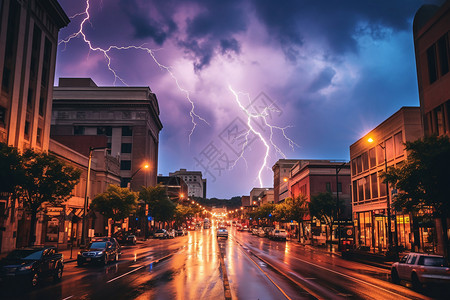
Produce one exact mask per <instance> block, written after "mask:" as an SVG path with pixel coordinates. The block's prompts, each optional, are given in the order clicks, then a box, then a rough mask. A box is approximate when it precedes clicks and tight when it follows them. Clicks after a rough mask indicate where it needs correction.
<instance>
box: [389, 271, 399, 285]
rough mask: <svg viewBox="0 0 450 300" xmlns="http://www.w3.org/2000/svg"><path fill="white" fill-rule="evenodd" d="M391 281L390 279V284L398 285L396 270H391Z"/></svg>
mask: <svg viewBox="0 0 450 300" xmlns="http://www.w3.org/2000/svg"><path fill="white" fill-rule="evenodd" d="M391 279H392V283H395V284H399V283H400V277H398V272H397V270H396V269H392V270H391Z"/></svg>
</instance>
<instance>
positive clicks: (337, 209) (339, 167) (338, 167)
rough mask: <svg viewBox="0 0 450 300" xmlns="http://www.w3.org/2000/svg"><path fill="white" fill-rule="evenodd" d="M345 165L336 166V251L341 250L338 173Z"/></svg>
mask: <svg viewBox="0 0 450 300" xmlns="http://www.w3.org/2000/svg"><path fill="white" fill-rule="evenodd" d="M346 164H347V163H346V162H345V163H343V164H342V165H339V166H336V222H337V223H338V227H337V232H338V251H339V250H341V222H339V179H338V177H339V172H340V171H341V170H342V168H343V167H344V166H345V165H346Z"/></svg>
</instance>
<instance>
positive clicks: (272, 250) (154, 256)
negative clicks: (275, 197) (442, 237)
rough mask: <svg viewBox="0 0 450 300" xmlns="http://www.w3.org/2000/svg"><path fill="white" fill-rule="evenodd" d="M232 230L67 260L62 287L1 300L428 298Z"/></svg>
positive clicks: (336, 260)
mask: <svg viewBox="0 0 450 300" xmlns="http://www.w3.org/2000/svg"><path fill="white" fill-rule="evenodd" d="M229 230H230V235H229V238H228V239H223V238H220V239H217V238H216V236H215V229H214V228H212V229H202V230H197V231H190V232H189V234H188V235H187V236H183V237H177V238H175V239H169V240H150V241H146V242H145V243H140V244H138V245H136V246H128V247H124V248H123V251H122V252H123V254H122V256H121V257H120V260H119V262H117V263H113V262H111V263H110V264H109V265H108V266H98V265H84V266H82V267H78V266H77V265H76V262H69V263H66V264H65V268H64V274H63V279H62V281H61V282H57V283H54V282H52V280H51V279H48V280H45V281H43V282H41V285H40V287H38V288H37V289H35V290H31V291H29V290H26V289H24V287H23V286H10V285H8V286H5V285H2V286H1V288H0V299H58V300H60V299H64V300H67V299H102V300H103V299H105V300H106V299H214V300H222V299H428V297H426V296H424V295H422V294H419V293H416V292H414V291H412V290H411V289H410V288H409V287H408V286H406V285H405V284H404V285H394V284H392V283H390V282H389V271H388V270H385V269H381V268H377V267H373V266H369V265H365V264H361V263H357V262H351V261H347V260H343V259H341V258H340V257H339V256H337V255H332V254H329V253H324V252H322V251H316V250H314V249H312V248H309V247H305V246H302V245H299V244H298V243H295V242H283V241H270V240H268V239H266V238H260V237H257V236H253V235H251V234H250V233H248V232H238V231H236V230H235V228H229ZM425 294H427V293H425ZM428 294H430V295H431V296H433V297H435V298H438V297H440V296H442V299H445V297H443V296H444V295H439V294H436V293H433V291H431V292H430V291H429V292H428ZM447 295H448V294H447Z"/></svg>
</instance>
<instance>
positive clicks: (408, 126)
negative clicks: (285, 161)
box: [350, 107, 433, 252]
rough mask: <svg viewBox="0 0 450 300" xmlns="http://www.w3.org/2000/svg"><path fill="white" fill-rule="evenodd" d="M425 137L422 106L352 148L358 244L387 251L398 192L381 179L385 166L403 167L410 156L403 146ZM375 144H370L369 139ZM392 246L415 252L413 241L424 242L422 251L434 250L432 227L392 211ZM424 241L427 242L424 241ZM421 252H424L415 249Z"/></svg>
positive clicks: (410, 109)
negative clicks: (421, 114) (394, 200)
mask: <svg viewBox="0 0 450 300" xmlns="http://www.w3.org/2000/svg"><path fill="white" fill-rule="evenodd" d="M422 136H423V131H422V122H421V116H420V109H419V107H402V108H401V109H400V110H399V111H397V112H396V113H395V114H393V115H392V116H390V117H389V118H388V119H386V120H385V121H384V122H382V123H381V124H380V125H378V126H377V127H376V128H375V129H373V130H372V131H370V132H369V133H367V134H366V135H365V136H364V137H362V138H361V139H359V140H358V141H356V142H355V143H353V144H352V145H351V146H350V159H351V182H352V193H353V195H352V207H353V220H354V222H355V235H356V243H357V245H358V246H363V247H367V249H371V250H372V251H375V252H385V251H387V249H388V228H389V226H388V222H389V221H388V219H387V216H388V205H387V203H388V197H390V198H389V200H390V201H389V202H390V203H391V206H392V196H393V195H394V194H395V190H394V191H393V189H392V188H391V187H389V189H388V191H387V188H386V184H385V183H383V180H382V179H381V178H380V173H381V172H382V171H385V169H386V165H387V167H390V166H396V167H398V166H401V165H402V164H403V162H404V161H405V160H406V159H407V156H408V153H407V152H406V150H405V146H404V143H405V142H407V141H415V140H417V139H419V138H421V137H422ZM369 138H372V140H373V142H372V143H369V142H368V139H369ZM390 215H391V220H390V222H391V226H390V227H391V232H392V236H393V243H395V244H397V245H401V246H403V247H404V248H405V249H409V250H411V249H412V245H413V244H414V240H416V243H419V241H422V242H421V243H422V244H421V248H427V247H433V245H431V244H430V243H428V242H427V241H431V240H430V239H429V234H430V230H432V229H431V228H429V227H428V226H427V225H426V223H422V225H420V224H416V225H417V226H416V228H417V232H413V231H412V228H413V220H412V216H411V215H410V214H404V213H402V212H395V211H394V210H393V209H392V208H391V209H390ZM424 241H425V242H424ZM415 250H421V249H415Z"/></svg>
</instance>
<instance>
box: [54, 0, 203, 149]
mask: <svg viewBox="0 0 450 300" xmlns="http://www.w3.org/2000/svg"><path fill="white" fill-rule="evenodd" d="M89 8H90V0H86V9H85V10H84V12H81V13H77V14H75V15H73V16H72V17H71V18H75V17H78V16H84V18H83V20H82V21H81V23H80V28H79V30H78V31H77V32H75V33H73V34H71V35H69V36H68V37H66V38H65V39H63V40H60V41H59V42H58V45H61V44H64V46H65V47H67V45H68V43H69V42H70V41H71V40H73V39H74V38H78V37H81V38H82V39H83V41H84V42H85V43H86V44H87V45H88V46H89V50H90V51H94V52H100V53H102V54H103V56H104V57H105V59H106V61H107V67H108V70H109V71H110V72H111V73H112V74H113V76H114V82H113V84H114V85H115V84H116V82H117V81H120V82H122V83H123V84H124V85H127V83H126V82H125V80H124V79H123V78H121V77H120V76H119V75H118V74H117V72H116V71H115V70H114V68H113V67H112V66H111V56H110V52H111V51H112V50H119V51H120V50H140V51H144V52H146V53H147V54H149V55H150V57H151V58H152V60H153V61H154V62H155V64H156V65H157V66H158V67H159V68H160V69H162V70H165V71H166V72H167V73H168V74H169V75H170V77H171V78H172V79H173V80H174V81H175V84H176V86H177V88H178V89H179V90H180V91H181V92H182V93H184V95H185V97H186V99H187V100H188V102H189V103H190V105H191V109H190V111H189V116H190V118H191V123H192V128H191V130H190V133H189V143H190V142H191V136H192V134H193V133H194V131H195V128H196V127H197V125H198V123H197V120H200V121H203V122H205V123H206V124H207V125H209V123H208V122H207V121H206V120H205V119H204V118H202V117H201V116H199V115H198V114H197V113H196V112H195V104H194V101H192V99H191V97H190V93H189V91H188V90H186V89H185V88H183V87H182V85H181V84H180V82H179V80H178V78H177V77H176V76H175V74H174V73H173V72H172V70H171V69H170V68H169V67H167V66H165V65H163V64H161V63H160V62H159V61H158V60H157V59H156V57H155V53H154V50H152V49H150V48H147V47H144V45H140V46H136V45H129V46H116V45H111V46H109V47H108V48H106V49H104V48H101V47H94V46H93V45H92V42H91V41H90V40H89V39H88V38H87V36H86V34H85V33H84V31H83V28H84V24H85V23H86V22H90V14H89ZM127 86H128V85H127Z"/></svg>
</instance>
